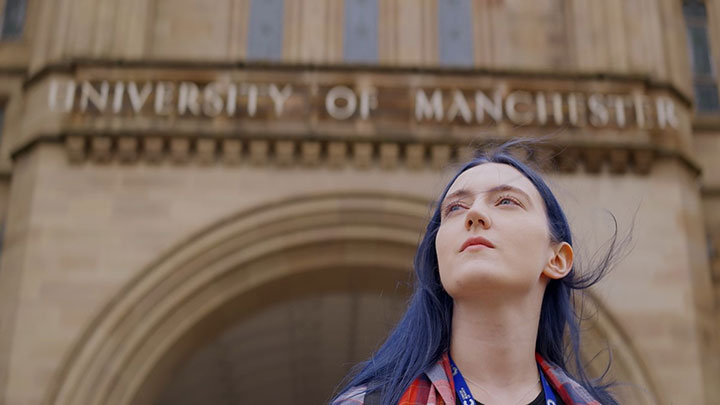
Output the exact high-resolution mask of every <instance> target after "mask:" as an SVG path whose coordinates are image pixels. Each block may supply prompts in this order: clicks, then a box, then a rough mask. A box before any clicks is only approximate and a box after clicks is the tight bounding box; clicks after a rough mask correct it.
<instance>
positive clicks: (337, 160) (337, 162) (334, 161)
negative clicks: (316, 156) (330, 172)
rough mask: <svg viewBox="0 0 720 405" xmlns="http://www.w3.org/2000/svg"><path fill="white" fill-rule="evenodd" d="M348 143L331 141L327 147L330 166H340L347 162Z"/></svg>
mask: <svg viewBox="0 0 720 405" xmlns="http://www.w3.org/2000/svg"><path fill="white" fill-rule="evenodd" d="M347 150H348V148H347V144H346V143H345V142H337V141H336V142H330V143H328V148H327V163H328V165H329V166H330V167H334V168H339V167H342V166H343V165H344V164H345V160H346V156H347Z"/></svg>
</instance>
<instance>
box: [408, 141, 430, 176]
mask: <svg viewBox="0 0 720 405" xmlns="http://www.w3.org/2000/svg"><path fill="white" fill-rule="evenodd" d="M405 165H406V166H407V167H408V168H410V169H413V170H418V169H422V167H423V166H424V165H425V145H423V144H421V143H413V144H410V145H407V146H406V147H405Z"/></svg>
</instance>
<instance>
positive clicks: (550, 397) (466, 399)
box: [448, 354, 557, 405]
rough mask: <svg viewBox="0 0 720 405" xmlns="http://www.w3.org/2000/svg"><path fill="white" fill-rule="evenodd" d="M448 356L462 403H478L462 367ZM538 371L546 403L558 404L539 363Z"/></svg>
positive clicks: (467, 404) (546, 404)
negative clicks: (464, 376)
mask: <svg viewBox="0 0 720 405" xmlns="http://www.w3.org/2000/svg"><path fill="white" fill-rule="evenodd" d="M448 358H449V359H450V368H451V369H452V373H453V381H454V382H455V393H456V394H457V396H458V398H460V401H461V402H462V405H476V404H477V403H478V402H477V401H475V398H473V396H472V394H471V393H470V388H468V385H467V383H466V382H465V379H464V378H463V376H462V373H460V369H458V368H457V366H456V365H455V362H454V361H453V359H452V357H450V354H448ZM538 372H539V373H540V381H541V382H542V386H543V391H544V392H545V405H557V400H556V399H555V393H554V392H553V391H552V389H551V388H550V385H549V384H548V382H547V380H545V375H543V372H542V369H541V368H540V365H539V364H538Z"/></svg>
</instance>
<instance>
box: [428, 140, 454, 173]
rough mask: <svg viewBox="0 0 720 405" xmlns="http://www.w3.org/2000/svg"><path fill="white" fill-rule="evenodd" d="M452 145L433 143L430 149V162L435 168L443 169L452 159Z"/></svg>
mask: <svg viewBox="0 0 720 405" xmlns="http://www.w3.org/2000/svg"><path fill="white" fill-rule="evenodd" d="M450 152H451V151H450V145H433V146H432V147H431V149H430V164H431V166H432V168H433V169H436V170H439V169H443V168H444V167H445V166H446V165H447V164H448V162H449V161H450Z"/></svg>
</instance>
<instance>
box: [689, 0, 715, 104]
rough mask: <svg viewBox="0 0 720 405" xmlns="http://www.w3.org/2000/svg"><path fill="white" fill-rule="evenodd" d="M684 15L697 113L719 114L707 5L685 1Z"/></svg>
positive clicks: (696, 1) (693, 0) (695, 0)
mask: <svg viewBox="0 0 720 405" xmlns="http://www.w3.org/2000/svg"><path fill="white" fill-rule="evenodd" d="M683 15H684V16H685V23H686V27H687V38H688V48H689V49H690V59H691V61H692V72H693V86H694V91H695V103H696V105H697V111H698V112H700V113H707V112H719V111H720V102H719V101H718V88H717V81H716V79H715V67H714V66H713V63H712V58H711V57H710V40H709V37H708V29H707V27H708V19H707V9H706V8H705V3H704V2H703V1H698V0H690V1H683Z"/></svg>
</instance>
